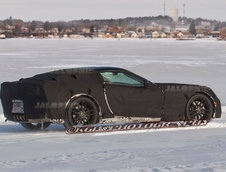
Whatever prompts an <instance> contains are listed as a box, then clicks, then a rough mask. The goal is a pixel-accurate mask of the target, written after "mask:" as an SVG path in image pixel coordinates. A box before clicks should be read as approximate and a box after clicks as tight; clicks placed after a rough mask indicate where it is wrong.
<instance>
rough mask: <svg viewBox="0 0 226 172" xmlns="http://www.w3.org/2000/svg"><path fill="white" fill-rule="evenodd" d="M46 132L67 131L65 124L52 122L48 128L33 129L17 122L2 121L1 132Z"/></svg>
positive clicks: (0, 124)
mask: <svg viewBox="0 0 226 172" xmlns="http://www.w3.org/2000/svg"><path fill="white" fill-rule="evenodd" d="M31 132H35V133H40V132H41V133H42V132H43V133H45V132H65V128H64V126H63V125H57V124H52V125H50V126H49V127H48V128H47V129H45V130H43V131H40V130H39V131H32V130H27V129H25V128H23V127H22V126H21V125H20V124H17V123H0V133H2V134H3V133H31Z"/></svg>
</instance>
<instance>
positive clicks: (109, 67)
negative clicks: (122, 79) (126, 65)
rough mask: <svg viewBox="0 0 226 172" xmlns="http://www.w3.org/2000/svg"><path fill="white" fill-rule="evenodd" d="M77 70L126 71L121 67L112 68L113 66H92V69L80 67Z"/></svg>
mask: <svg viewBox="0 0 226 172" xmlns="http://www.w3.org/2000/svg"><path fill="white" fill-rule="evenodd" d="M77 69H90V70H97V71H99V70H125V69H122V68H119V67H112V66H91V67H80V68H77Z"/></svg>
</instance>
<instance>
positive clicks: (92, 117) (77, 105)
mask: <svg viewBox="0 0 226 172" xmlns="http://www.w3.org/2000/svg"><path fill="white" fill-rule="evenodd" d="M97 122H98V108H97V106H96V104H95V103H94V102H93V101H92V100H91V99H89V98H87V97H79V98H76V99H74V100H72V101H71V102H70V103H69V105H68V107H67V109H66V115H65V123H64V126H65V128H69V127H71V126H73V125H78V124H81V125H89V124H96V123H97Z"/></svg>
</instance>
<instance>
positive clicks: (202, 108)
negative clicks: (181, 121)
mask: <svg viewBox="0 0 226 172" xmlns="http://www.w3.org/2000/svg"><path fill="white" fill-rule="evenodd" d="M213 112H214V109H213V104H212V102H211V100H210V98H208V97H207V96H205V95H203V94H197V95H194V96H193V97H191V98H190V100H189V101H188V103H187V106H186V115H187V119H188V120H200V119H205V120H210V119H211V118H212V117H213Z"/></svg>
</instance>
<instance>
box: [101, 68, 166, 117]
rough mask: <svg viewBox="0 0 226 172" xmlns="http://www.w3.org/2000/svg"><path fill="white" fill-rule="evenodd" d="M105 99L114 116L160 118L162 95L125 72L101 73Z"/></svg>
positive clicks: (138, 78)
mask: <svg viewBox="0 0 226 172" xmlns="http://www.w3.org/2000/svg"><path fill="white" fill-rule="evenodd" d="M100 74H101V76H102V78H103V81H104V83H103V84H104V91H105V99H106V103H107V104H108V106H109V108H110V110H111V111H112V113H113V114H114V115H119V116H126V117H151V118H161V116H162V106H163V101H164V100H163V99H164V98H163V93H162V91H161V89H160V88H159V87H157V86H156V85H155V84H152V83H149V84H144V83H145V80H144V79H142V78H140V77H138V76H135V75H133V74H131V73H128V72H125V71H101V72H100Z"/></svg>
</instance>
